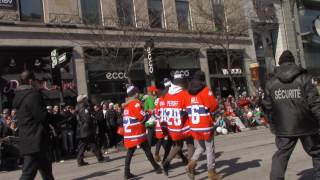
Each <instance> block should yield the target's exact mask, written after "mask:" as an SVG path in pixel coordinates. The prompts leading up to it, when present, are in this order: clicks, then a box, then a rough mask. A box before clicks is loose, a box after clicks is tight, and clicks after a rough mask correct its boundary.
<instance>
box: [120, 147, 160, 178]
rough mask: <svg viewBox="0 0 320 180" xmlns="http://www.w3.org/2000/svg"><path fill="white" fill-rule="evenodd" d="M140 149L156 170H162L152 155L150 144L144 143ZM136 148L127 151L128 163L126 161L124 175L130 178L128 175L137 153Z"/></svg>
mask: <svg viewBox="0 0 320 180" xmlns="http://www.w3.org/2000/svg"><path fill="white" fill-rule="evenodd" d="M140 147H141V148H142V149H143V151H144V153H145V154H146V156H147V159H148V160H149V162H150V163H151V165H152V167H153V168H154V169H158V168H160V166H159V165H158V164H157V163H156V161H155V160H154V159H153V156H152V153H151V148H150V146H149V144H148V142H145V143H142V144H141V145H140ZM136 149H137V148H136V147H134V148H130V149H128V151H127V156H126V161H125V167H124V175H125V176H128V174H130V164H131V159H132V156H133V154H134V152H135V151H136Z"/></svg>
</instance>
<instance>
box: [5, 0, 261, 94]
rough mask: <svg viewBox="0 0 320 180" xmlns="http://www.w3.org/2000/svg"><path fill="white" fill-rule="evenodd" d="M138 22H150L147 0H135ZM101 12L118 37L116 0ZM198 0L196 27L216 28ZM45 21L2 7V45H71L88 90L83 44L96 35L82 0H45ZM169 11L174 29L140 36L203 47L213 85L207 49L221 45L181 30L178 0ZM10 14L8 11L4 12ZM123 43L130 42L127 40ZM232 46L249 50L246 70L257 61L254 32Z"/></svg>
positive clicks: (105, 2)
mask: <svg viewBox="0 0 320 180" xmlns="http://www.w3.org/2000/svg"><path fill="white" fill-rule="evenodd" d="M134 2H135V12H136V16H135V18H136V26H137V27H145V26H146V24H148V23H149V19H148V10H147V7H148V5H147V0H135V1H134ZM202 4H203V5H204V10H205V11H207V13H210V11H211V8H212V4H211V0H203V1H202ZM100 5H101V13H102V15H103V18H102V19H103V20H102V23H103V24H102V25H104V26H106V27H114V28H115V29H110V30H109V29H108V30H105V31H104V32H103V33H105V35H106V39H107V40H109V39H110V42H112V41H116V40H117V38H115V37H116V36H119V35H120V34H121V33H122V32H121V31H119V30H117V26H118V23H117V21H118V20H117V18H115V15H116V14H117V13H116V11H117V10H116V0H101V4H100ZM197 5H198V1H197V0H190V8H191V11H190V12H191V16H192V17H191V18H192V27H193V30H195V31H197V30H198V29H203V28H204V27H203V26H207V27H206V28H208V29H210V30H212V29H211V28H212V27H213V26H214V22H212V21H210V20H209V19H208V18H203V17H200V16H197V12H196V11H195V10H196V8H195V6H197ZM43 7H44V8H43V9H44V22H43V23H28V22H20V20H19V10H18V9H17V10H0V38H1V41H0V46H27V47H28V46H33V47H70V48H73V49H74V50H73V54H74V55H73V60H74V63H75V71H76V78H77V83H78V84H77V85H78V91H79V93H81V94H87V93H88V88H87V83H86V78H87V77H86V69H85V59H84V54H83V47H87V46H94V44H92V43H90V41H91V40H90V39H89V38H91V37H92V36H93V30H92V29H88V28H89V27H88V26H85V25H83V24H82V17H81V5H80V1H79V0H43ZM163 7H164V13H165V23H166V24H165V27H166V29H167V30H170V31H171V32H170V33H168V32H152V31H151V32H146V33H142V34H141V35H142V36H143V37H142V38H141V39H139V44H140V46H141V47H143V45H144V41H145V40H146V39H148V38H150V37H154V38H155V39H156V40H157V41H156V44H155V45H156V47H157V48H182V49H183V48H192V49H199V50H200V56H199V61H200V68H201V69H202V70H203V71H204V72H205V73H206V76H207V78H206V79H207V83H208V85H209V86H210V75H209V69H208V68H209V67H208V61H207V55H206V51H207V50H208V49H209V48H216V49H221V47H220V46H218V45H217V46H212V45H210V47H209V46H206V45H204V44H201V43H198V42H196V40H195V39H196V35H195V34H192V33H190V32H186V33H180V32H177V30H178V25H177V24H178V23H177V14H176V7H175V0H163ZM3 14H6V15H3ZM4 22H13V23H16V25H13V26H7V25H6V24H1V23H4ZM208 36H213V35H208ZM121 46H124V47H125V46H127V44H125V43H123V44H121ZM231 48H232V49H238V50H244V51H245V54H246V56H245V64H246V70H247V72H249V70H248V67H249V65H250V63H252V62H253V61H254V59H255V58H253V57H255V54H254V53H255V52H254V50H253V49H252V35H249V36H246V37H239V38H237V39H236V40H235V42H234V43H232V44H231ZM246 75H247V80H248V85H249V89H250V92H252V93H253V92H254V90H253V88H252V85H251V83H252V82H251V80H250V75H249V73H246Z"/></svg>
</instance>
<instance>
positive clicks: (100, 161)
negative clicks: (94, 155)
mask: <svg viewBox="0 0 320 180" xmlns="http://www.w3.org/2000/svg"><path fill="white" fill-rule="evenodd" d="M108 161H109V157H105V158H104V157H102V158H99V159H98V163H104V162H108Z"/></svg>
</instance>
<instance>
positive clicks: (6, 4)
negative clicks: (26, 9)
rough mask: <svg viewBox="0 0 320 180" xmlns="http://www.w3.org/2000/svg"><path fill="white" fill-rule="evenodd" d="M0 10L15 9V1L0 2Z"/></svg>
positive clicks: (1, 0)
mask: <svg viewBox="0 0 320 180" xmlns="http://www.w3.org/2000/svg"><path fill="white" fill-rule="evenodd" d="M0 9H12V10H16V9H17V3H16V0H0Z"/></svg>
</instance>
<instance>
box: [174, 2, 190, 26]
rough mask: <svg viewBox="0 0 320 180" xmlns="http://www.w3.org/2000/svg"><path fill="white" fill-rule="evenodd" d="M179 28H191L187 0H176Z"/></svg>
mask: <svg viewBox="0 0 320 180" xmlns="http://www.w3.org/2000/svg"><path fill="white" fill-rule="evenodd" d="M176 11H177V19H178V28H179V30H191V18H190V9H189V1H188V0H176Z"/></svg>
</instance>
